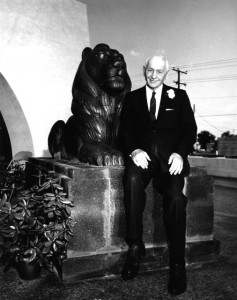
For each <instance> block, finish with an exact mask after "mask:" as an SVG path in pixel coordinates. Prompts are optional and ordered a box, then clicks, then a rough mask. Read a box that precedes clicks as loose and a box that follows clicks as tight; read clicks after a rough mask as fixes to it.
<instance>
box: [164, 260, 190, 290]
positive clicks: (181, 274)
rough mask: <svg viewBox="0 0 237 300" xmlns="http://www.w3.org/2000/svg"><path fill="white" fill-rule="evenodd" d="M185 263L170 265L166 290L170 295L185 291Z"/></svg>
mask: <svg viewBox="0 0 237 300" xmlns="http://www.w3.org/2000/svg"><path fill="white" fill-rule="evenodd" d="M186 288H187V282H186V270H185V264H174V265H172V266H170V271H169V283H168V292H169V293H170V294H171V295H179V294H182V293H184V292H185V291H186Z"/></svg>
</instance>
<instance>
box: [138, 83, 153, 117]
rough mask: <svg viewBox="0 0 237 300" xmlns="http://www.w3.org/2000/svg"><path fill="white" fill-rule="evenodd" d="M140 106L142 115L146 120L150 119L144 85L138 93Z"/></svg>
mask: <svg viewBox="0 0 237 300" xmlns="http://www.w3.org/2000/svg"><path fill="white" fill-rule="evenodd" d="M140 103H141V104H140V107H141V112H142V114H143V116H144V117H145V118H146V120H147V121H151V120H150V112H149V110H148V106H147V98H146V86H144V87H143V88H142V89H141V94H140Z"/></svg>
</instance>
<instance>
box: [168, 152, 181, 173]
mask: <svg viewBox="0 0 237 300" xmlns="http://www.w3.org/2000/svg"><path fill="white" fill-rule="evenodd" d="M168 164H169V165H170V164H171V166H170V168H169V172H170V175H176V174H180V173H181V172H182V170H183V159H182V157H181V156H180V155H179V154H178V153H172V154H171V155H170V158H169V161H168Z"/></svg>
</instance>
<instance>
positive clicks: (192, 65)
mask: <svg viewBox="0 0 237 300" xmlns="http://www.w3.org/2000/svg"><path fill="white" fill-rule="evenodd" d="M230 63H237V58H230V59H224V60H216V61H209V62H203V63H196V64H195V63H194V64H189V65H177V66H173V67H171V68H175V67H176V68H185V69H188V71H198V69H196V70H194V69H193V68H196V67H201V66H204V67H206V66H209V65H211V66H213V65H220V64H227V65H225V66H213V67H207V68H202V69H200V70H205V69H212V68H213V69H215V68H223V67H233V66H236V64H234V65H228V64H230ZM171 68H170V73H169V74H170V75H171V74H172V73H173V72H172V69H171ZM173 74H174V73H173ZM130 77H131V78H136V77H143V74H142V73H139V74H134V75H131V76H130Z"/></svg>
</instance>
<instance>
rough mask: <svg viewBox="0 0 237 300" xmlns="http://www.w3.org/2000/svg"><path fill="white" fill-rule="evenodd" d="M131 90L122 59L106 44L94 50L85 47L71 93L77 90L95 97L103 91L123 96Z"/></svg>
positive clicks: (121, 56) (119, 54)
mask: <svg viewBox="0 0 237 300" xmlns="http://www.w3.org/2000/svg"><path fill="white" fill-rule="evenodd" d="M130 89H131V80H130V78H129V76H128V73H127V67H126V63H125V60H124V57H123V55H122V54H121V53H119V51H117V50H115V49H111V48H110V47H109V46H108V45H106V44H98V45H97V46H95V48H94V49H91V48H89V47H86V48H85V49H84V50H83V52H82V61H81V63H80V66H79V69H78V72H77V74H76V77H75V79H74V82H73V87H72V93H73V96H75V93H76V91H77V90H79V91H81V92H85V93H86V94H89V95H91V96H95V97H97V96H98V95H99V94H101V91H104V92H105V93H106V94H108V95H119V94H123V95H125V94H126V93H127V92H129V91H130Z"/></svg>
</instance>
